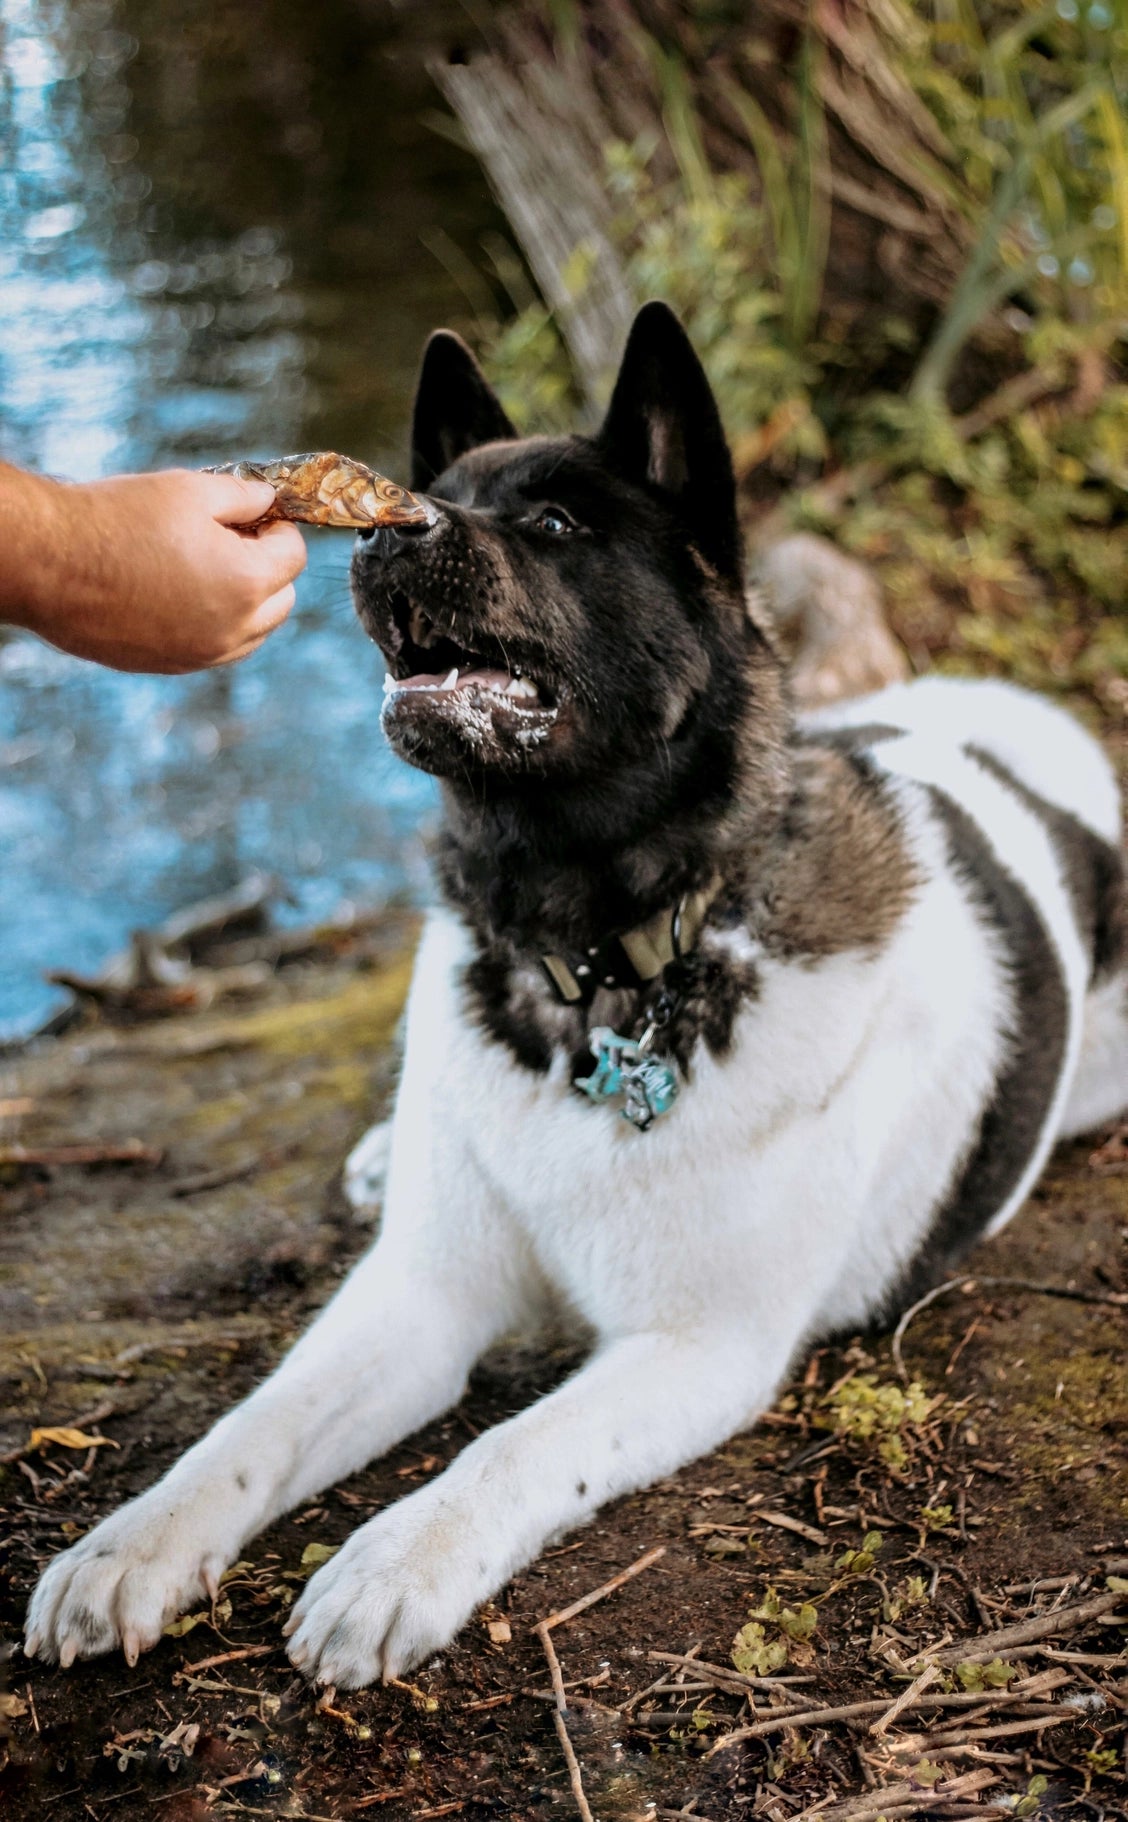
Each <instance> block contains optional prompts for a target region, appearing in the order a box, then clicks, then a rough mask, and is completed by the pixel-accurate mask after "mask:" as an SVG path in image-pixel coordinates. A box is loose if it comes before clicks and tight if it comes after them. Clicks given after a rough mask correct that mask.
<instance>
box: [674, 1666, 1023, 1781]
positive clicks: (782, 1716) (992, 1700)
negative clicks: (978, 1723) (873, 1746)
mask: <svg viewBox="0 0 1128 1822" xmlns="http://www.w3.org/2000/svg"><path fill="white" fill-rule="evenodd" d="M937 1661H939V1660H937ZM958 1661H959V1662H961V1663H962V1662H963V1661H964V1660H963V1658H962V1657H961V1658H960V1659H959V1660H958ZM906 1693H908V1692H906ZM1024 1704H1025V1698H1024V1697H1023V1696H1021V1695H1017V1696H1016V1695H1014V1694H1013V1693H1012V1692H1010V1691H1008V1690H1000V1691H999V1693H998V1695H997V1696H989V1695H984V1694H983V1692H982V1691H973V1690H964V1691H962V1692H961V1693H959V1694H955V1695H924V1694H921V1695H918V1696H914V1697H913V1700H912V1702H911V1703H909V1702H906V1703H904V1704H903V1705H902V1709H901V1712H902V1713H904V1712H905V1711H906V1710H907V1709H909V1708H910V1707H911V1708H913V1709H916V1710H928V1709H944V1708H975V1709H978V1710H979V1711H980V1712H981V1713H988V1712H990V1710H991V1709H994V1708H1014V1707H1020V1706H1023V1705H1024ZM888 1707H889V1704H888V1702H887V1700H886V1698H885V1697H884V1696H878V1697H877V1698H876V1700H873V1699H871V1700H868V1701H864V1702H847V1703H845V1704H844V1705H843V1706H842V1707H840V1708H790V1709H779V1710H778V1711H774V1712H773V1713H772V1714H770V1715H764V1716H763V1717H762V1719H760V1720H758V1721H754V1722H752V1723H751V1724H750V1725H749V1726H747V1727H738V1728H737V1729H736V1731H735V1732H734V1733H728V1734H726V1735H725V1737H724V1739H723V1740H717V1741H715V1743H714V1744H713V1745H712V1746H711V1747H710V1748H709V1751H708V1752H707V1753H706V1755H705V1757H706V1758H710V1757H711V1756H712V1754H713V1753H715V1752H720V1751H721V1749H722V1748H723V1747H725V1746H732V1745H735V1744H736V1743H737V1742H738V1741H740V1740H761V1739H766V1738H767V1736H768V1735H769V1734H772V1733H778V1732H779V1731H780V1729H781V1728H784V1727H824V1726H827V1725H828V1724H829V1723H830V1722H831V1721H862V1720H868V1719H869V1717H870V1716H871V1715H881V1714H883V1713H884V1712H885V1711H886V1710H887V1709H888Z"/></svg>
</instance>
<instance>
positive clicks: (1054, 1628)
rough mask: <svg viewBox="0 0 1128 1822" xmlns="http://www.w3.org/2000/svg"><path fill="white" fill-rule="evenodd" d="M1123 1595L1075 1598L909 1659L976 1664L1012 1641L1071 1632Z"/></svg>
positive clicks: (1098, 1616)
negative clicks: (1048, 1610)
mask: <svg viewBox="0 0 1128 1822" xmlns="http://www.w3.org/2000/svg"><path fill="white" fill-rule="evenodd" d="M1125 1598H1126V1597H1125V1596H1124V1595H1123V1594H1120V1593H1107V1594H1091V1595H1090V1596H1089V1598H1088V1600H1085V1601H1078V1602H1077V1604H1076V1605H1075V1606H1073V1607H1058V1608H1057V1609H1056V1611H1055V1612H1053V1613H1046V1614H1043V1615H1042V1616H1041V1617H1040V1618H1038V1619H1032V1620H1022V1621H1020V1622H1019V1624H1018V1625H1017V1626H1002V1627H1000V1628H999V1630H998V1631H997V1632H982V1633H980V1634H979V1635H978V1637H975V1638H970V1639H964V1640H963V1641H962V1642H961V1643H960V1644H958V1645H949V1646H947V1647H946V1648H945V1649H944V1650H943V1651H927V1650H926V1651H918V1652H917V1654H916V1656H915V1657H914V1658H912V1659H910V1663H911V1664H913V1665H916V1664H925V1663H932V1664H945V1665H946V1664H978V1663H982V1662H985V1661H990V1659H992V1658H997V1657H1005V1656H1006V1654H1007V1652H1008V1651H1009V1650H1010V1649H1011V1647H1012V1646H1015V1645H1032V1644H1034V1643H1035V1642H1036V1641H1037V1640H1039V1639H1050V1638H1057V1637H1058V1636H1059V1635H1060V1634H1061V1633H1063V1632H1075V1631H1076V1630H1077V1628H1078V1627H1079V1626H1086V1625H1088V1623H1089V1621H1090V1620H1097V1619H1102V1618H1103V1617H1104V1615H1105V1614H1106V1613H1111V1612H1112V1611H1113V1609H1114V1608H1116V1607H1120V1606H1123V1604H1124V1601H1125Z"/></svg>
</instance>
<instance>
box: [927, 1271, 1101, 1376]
mask: <svg viewBox="0 0 1128 1822" xmlns="http://www.w3.org/2000/svg"><path fill="white" fill-rule="evenodd" d="M984 1288H987V1289H991V1290H1012V1291H1029V1292H1031V1293H1032V1294H1033V1295H1035V1296H1038V1297H1064V1298H1066V1299H1067V1300H1068V1301H1069V1302H1071V1303H1102V1304H1106V1305H1111V1306H1112V1308H1114V1309H1128V1291H1077V1290H1073V1289H1071V1288H1070V1286H1069V1285H1066V1284H1039V1283H1038V1282H1037V1281H1036V1280H1035V1279H1033V1278H996V1277H990V1278H980V1277H971V1276H968V1275H967V1274H966V1273H965V1275H964V1276H963V1277H962V1278H946V1279H945V1280H944V1283H943V1284H934V1285H933V1287H932V1289H931V1290H930V1291H927V1292H926V1293H925V1295H924V1296H923V1297H920V1298H918V1300H917V1302H916V1303H913V1304H910V1306H909V1308H908V1309H907V1310H906V1311H905V1313H904V1315H903V1316H902V1317H901V1320H900V1322H898V1324H897V1327H896V1328H895V1329H894V1331H893V1342H892V1347H891V1352H892V1355H893V1364H894V1366H895V1367H896V1368H897V1371H898V1373H899V1374H900V1376H901V1378H902V1380H903V1381H904V1383H905V1384H906V1385H908V1383H909V1374H908V1370H907V1368H906V1366H905V1361H904V1357H903V1355H902V1353H901V1343H902V1341H903V1340H904V1338H905V1334H906V1332H907V1330H908V1327H909V1324H910V1322H912V1321H913V1320H914V1319H915V1318H916V1317H917V1316H919V1315H920V1313H921V1311H922V1310H926V1309H927V1308H928V1306H929V1304H932V1303H935V1302H936V1300H937V1298H938V1297H943V1296H944V1295H945V1294H946V1293H947V1292H948V1291H957V1290H964V1291H966V1292H967V1293H968V1294H969V1295H970V1293H971V1292H972V1291H977V1290H982V1289H984Z"/></svg>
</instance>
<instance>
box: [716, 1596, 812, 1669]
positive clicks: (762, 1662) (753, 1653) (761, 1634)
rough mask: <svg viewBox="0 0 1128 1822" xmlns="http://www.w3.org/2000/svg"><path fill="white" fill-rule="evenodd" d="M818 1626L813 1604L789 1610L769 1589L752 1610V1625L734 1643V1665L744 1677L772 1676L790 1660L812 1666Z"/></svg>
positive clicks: (737, 1636) (750, 1618)
mask: <svg viewBox="0 0 1128 1822" xmlns="http://www.w3.org/2000/svg"><path fill="white" fill-rule="evenodd" d="M818 1623H819V1613H818V1608H817V1607H816V1606H815V1605H814V1604H813V1602H811V1601H804V1602H803V1603H802V1604H801V1605H800V1606H798V1607H787V1606H785V1605H784V1603H783V1601H781V1600H780V1597H779V1595H778V1594H777V1593H776V1591H775V1589H774V1588H772V1587H768V1588H766V1589H765V1591H764V1598H763V1600H762V1601H761V1602H760V1603H759V1605H758V1606H755V1607H750V1608H749V1610H748V1622H747V1624H746V1625H744V1626H742V1627H741V1628H740V1631H739V1632H738V1633H737V1635H736V1637H735V1638H734V1640H733V1642H732V1661H733V1664H734V1665H735V1667H736V1669H737V1670H739V1671H740V1673H741V1675H742V1676H772V1675H773V1674H774V1673H775V1671H777V1670H781V1669H782V1668H783V1666H784V1665H785V1664H786V1663H788V1661H789V1660H790V1661H793V1662H795V1663H797V1664H805V1663H809V1662H810V1661H811V1658H812V1656H813V1651H812V1648H811V1643H810V1641H811V1638H812V1637H813V1635H814V1632H815V1629H816V1627H817V1626H818ZM773 1634H774V1635H775V1636H774V1637H773V1636H772V1635H773Z"/></svg>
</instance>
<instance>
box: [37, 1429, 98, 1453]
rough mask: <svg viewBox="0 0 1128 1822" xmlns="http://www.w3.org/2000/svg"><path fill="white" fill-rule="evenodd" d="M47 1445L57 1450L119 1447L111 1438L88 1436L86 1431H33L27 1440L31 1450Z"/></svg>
mask: <svg viewBox="0 0 1128 1822" xmlns="http://www.w3.org/2000/svg"><path fill="white" fill-rule="evenodd" d="M45 1443H53V1444H54V1446H55V1447H56V1448H57V1449H100V1448H103V1447H106V1448H110V1449H116V1448H118V1446H119V1445H118V1444H117V1443H116V1442H114V1441H113V1440H112V1439H111V1438H110V1437H109V1436H88V1435H87V1433H86V1431H85V1430H68V1429H53V1430H33V1431H32V1432H31V1435H30V1436H29V1437H28V1439H27V1446H28V1448H29V1449H41V1448H42V1447H43V1445H44V1444H45Z"/></svg>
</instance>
